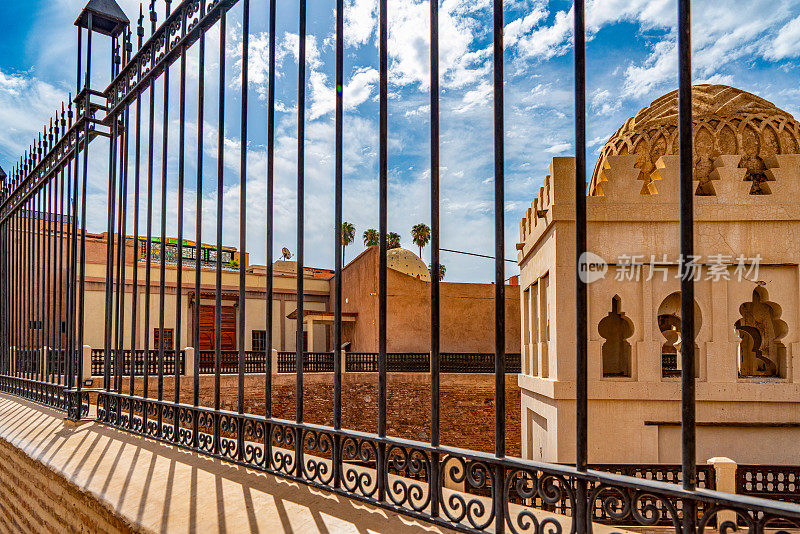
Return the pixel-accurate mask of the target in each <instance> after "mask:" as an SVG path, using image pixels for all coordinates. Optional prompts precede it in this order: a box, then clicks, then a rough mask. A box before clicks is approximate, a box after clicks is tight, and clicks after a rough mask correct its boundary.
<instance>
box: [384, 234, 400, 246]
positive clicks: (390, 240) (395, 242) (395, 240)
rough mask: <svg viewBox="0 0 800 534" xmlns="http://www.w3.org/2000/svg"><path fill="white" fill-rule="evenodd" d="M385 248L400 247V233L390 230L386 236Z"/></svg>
mask: <svg viewBox="0 0 800 534" xmlns="http://www.w3.org/2000/svg"><path fill="white" fill-rule="evenodd" d="M386 248H387V249H392V248H400V234H398V233H397V232H390V233H389V234H388V235H387V236H386Z"/></svg>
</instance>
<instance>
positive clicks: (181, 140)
mask: <svg viewBox="0 0 800 534" xmlns="http://www.w3.org/2000/svg"><path fill="white" fill-rule="evenodd" d="M181 13H183V24H182V25H181V28H182V30H181V31H182V33H181V37H185V35H186V25H187V24H188V20H187V17H186V13H187V11H186V10H185V9H182V10H181ZM180 46H181V65H180V77H181V79H180V95H179V96H180V103H179V105H178V238H177V241H178V258H177V269H176V273H175V339H174V340H173V346H172V349H173V351H174V352H173V353H174V355H175V356H174V362H173V366H174V371H175V375H174V387H173V389H174V399H175V404H178V403H179V402H180V398H181V373H184V372H186V370H185V369H183V367H184V366H185V363H184V360H183V358H182V356H181V351H182V350H183V349H182V346H183V336H182V334H183V330H182V319H183V315H182V308H183V210H184V202H183V201H184V198H183V197H184V191H183V189H184V174H185V168H184V167H185V161H184V160H185V157H186V154H185V153H186V48H185V47H184V46H183V45H180ZM198 194H200V191H198ZM197 248H200V244H199V243H198V244H197ZM196 350H197V348H196V347H195V351H196ZM174 416H175V419H174V422H173V428H174V432H173V433H172V438H173V440H174V441H175V442H177V441H178V440H180V432H179V430H180V411H179V410H175V413H174Z"/></svg>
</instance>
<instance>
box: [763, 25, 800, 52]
mask: <svg viewBox="0 0 800 534" xmlns="http://www.w3.org/2000/svg"><path fill="white" fill-rule="evenodd" d="M764 55H765V56H766V57H767V58H769V59H774V60H779V59H786V58H791V57H797V56H798V55H800V17H797V18H794V19H792V20H790V21H789V22H787V23H786V24H785V25H784V26H783V27H782V28H781V29H780V30H779V31H778V34H777V35H776V36H775V38H774V39H771V40H770V41H769V42H768V43H767V46H766V47H765V51H764Z"/></svg>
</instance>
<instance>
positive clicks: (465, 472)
mask: <svg viewBox="0 0 800 534" xmlns="http://www.w3.org/2000/svg"><path fill="white" fill-rule="evenodd" d="M448 464H450V465H448ZM442 465H444V466H445V469H447V473H446V475H447V476H449V477H450V479H451V480H452V481H453V482H454V483H456V484H461V483H464V485H465V490H466V492H467V493H475V492H476V490H477V491H480V490H483V489H485V488H486V487H487V485H488V487H489V488H490V490H491V497H492V498H491V501H492V502H494V499H495V493H496V492H495V488H496V487H497V484H495V480H494V474H493V473H492V470H491V469H490V468H489V466H488V465H486V464H485V463H483V462H477V461H470V462H469V463H468V462H467V460H466V459H464V458H461V457H458V456H447V457H445V458H444V461H443V462H442ZM486 508H487V507H486V505H485V504H484V503H483V501H482V500H481V499H478V498H472V499H467V498H465V497H464V494H462V493H458V492H450V494H449V496H445V492H442V507H441V510H442V512H443V513H444V514H445V515H446V516H447V518H448V519H450V521H452V522H454V523H461V522H462V521H463V520H464V519H466V520H467V521H468V522H469V524H470V525H472V527H473V528H475V529H477V530H483V529H485V528H486V527H488V526H489V525H490V524H491V523H492V521H494V516H495V511H494V506H489V510H487V509H486Z"/></svg>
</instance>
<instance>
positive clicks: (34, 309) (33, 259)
mask: <svg viewBox="0 0 800 534" xmlns="http://www.w3.org/2000/svg"><path fill="white" fill-rule="evenodd" d="M38 150H39V153H41V150H42V149H41V145H40V146H39V149H38ZM34 151H36V147H34ZM41 212H42V193H41V190H39V191H37V192H36V193H35V194H34V196H33V202H32V206H31V212H30V213H29V214H28V216H29V217H30V219H31V247H32V250H31V252H32V253H31V255H30V265H31V284H32V285H31V313H30V315H29V316H28V330H29V331H30V333H31V345H30V347H29V351H28V358H29V364H28V365H30V370H31V372H30V377H31V380H40V378H41V377H40V372H39V365H38V362H37V360H38V354H37V353H38V352H39V350H38V347H39V328H38V326H39V319H38V317H39V314H40V313H41V302H42V299H41V294H40V293H41V278H42V268H41V267H42V261H41V259H42V258H41V245H42V236H41Z"/></svg>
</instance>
